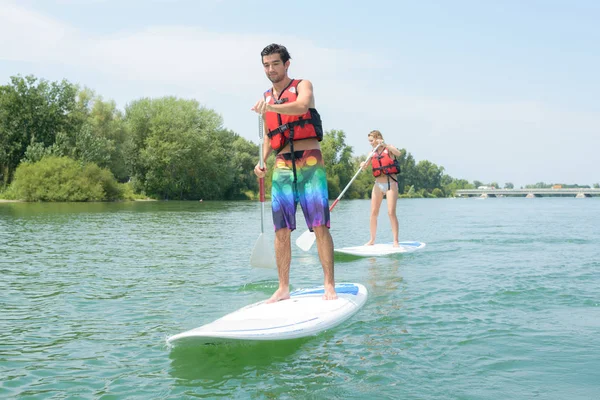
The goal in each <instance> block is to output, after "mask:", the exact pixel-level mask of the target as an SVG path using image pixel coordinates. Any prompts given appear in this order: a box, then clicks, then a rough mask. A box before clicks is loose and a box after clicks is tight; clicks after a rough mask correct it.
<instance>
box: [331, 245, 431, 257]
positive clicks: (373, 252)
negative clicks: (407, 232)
mask: <svg viewBox="0 0 600 400" xmlns="http://www.w3.org/2000/svg"><path fill="white" fill-rule="evenodd" d="M398 244H399V246H398V247H394V244H393V243H376V244H374V245H371V246H355V247H342V248H339V249H334V251H335V252H336V253H342V254H350V255H353V256H357V257H384V256H389V255H392V254H400V253H411V252H413V251H417V250H420V249H422V248H424V247H425V243H423V242H415V241H405V242H399V243H398Z"/></svg>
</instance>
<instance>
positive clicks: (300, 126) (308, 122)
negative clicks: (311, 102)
mask: <svg viewBox="0 0 600 400" xmlns="http://www.w3.org/2000/svg"><path fill="white" fill-rule="evenodd" d="M300 82H302V80H301V79H292V81H291V82H290V84H289V85H288V86H287V87H286V88H285V89H284V90H282V92H281V93H280V94H279V98H278V99H275V96H273V89H272V88H271V89H269V90H267V91H266V92H265V94H264V96H265V102H266V103H267V104H283V103H291V102H293V101H296V99H297V98H298V84H299V83H300ZM265 121H266V124H267V129H268V131H269V133H268V134H267V135H268V136H269V139H270V140H271V147H272V148H273V150H281V149H283V148H284V147H285V145H286V144H287V143H288V142H289V141H290V140H294V141H296V140H302V139H313V138H314V139H317V140H318V141H321V140H323V125H322V124H321V116H320V115H319V113H318V112H317V110H316V109H314V108H309V109H308V111H307V112H306V113H305V114H303V115H283V114H278V113H276V112H272V111H268V112H266V113H265Z"/></svg>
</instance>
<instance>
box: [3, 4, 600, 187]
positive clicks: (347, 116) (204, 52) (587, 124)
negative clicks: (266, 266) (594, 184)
mask: <svg viewBox="0 0 600 400" xmlns="http://www.w3.org/2000/svg"><path fill="white" fill-rule="evenodd" d="M0 37H3V38H8V40H2V41H0V59H1V60H5V61H12V62H26V63H32V64H37V65H42V66H48V65H54V66H56V67H57V68H59V69H60V70H61V71H73V70H77V71H86V73H87V74H88V76H96V78H95V79H98V78H97V77H98V76H102V77H104V81H110V82H114V85H115V86H119V90H121V96H122V97H126V98H125V99H124V100H125V101H131V100H134V99H136V98H139V97H140V96H142V95H144V96H145V95H149V94H150V95H166V94H170V95H178V96H181V97H195V98H197V99H198V100H199V101H200V102H201V103H203V104H206V105H208V106H209V107H211V108H214V109H216V110H217V111H218V112H220V113H222V115H223V116H224V118H225V125H226V126H227V127H229V128H231V129H233V130H235V131H236V132H238V133H240V134H242V135H243V136H245V137H247V138H249V139H251V140H255V139H256V134H255V132H254V131H255V126H256V116H255V115H253V114H252V113H251V112H249V108H250V106H251V105H252V104H253V103H254V102H255V101H256V100H257V99H258V97H259V96H260V94H261V93H262V92H263V91H264V90H265V89H266V88H267V86H268V81H267V80H266V78H265V77H264V74H263V72H262V69H261V67H260V56H259V54H260V50H261V49H262V48H263V47H264V46H265V45H267V44H269V43H272V42H277V43H283V44H285V45H286V46H288V48H289V49H290V52H291V54H292V66H291V69H290V73H291V75H292V76H294V77H304V78H308V79H310V80H311V81H312V82H313V83H314V84H315V94H316V96H317V107H318V108H319V110H320V112H321V114H322V115H323V117H324V124H325V127H326V129H343V130H344V131H345V132H346V134H347V143H348V144H350V145H352V146H353V147H354V149H355V153H356V154H362V153H365V152H366V150H367V145H366V139H365V137H366V134H367V133H368V132H369V131H370V130H371V129H380V130H381V131H382V132H383V133H384V135H385V136H386V138H389V141H390V142H392V143H395V144H397V145H399V146H401V147H406V148H408V149H409V151H411V152H412V153H413V155H414V156H415V158H416V159H417V160H419V159H429V160H431V161H433V162H435V163H437V164H439V165H444V166H446V168H447V170H448V171H449V173H451V174H453V173H456V175H457V176H458V177H460V176H465V177H468V174H469V173H470V174H472V175H471V176H472V178H471V179H485V177H483V176H476V175H477V174H479V173H480V174H482V175H483V174H489V175H490V176H491V175H493V174H494V173H496V172H495V171H499V170H500V169H502V171H510V174H518V173H521V174H523V175H524V174H527V173H528V172H529V171H534V172H535V173H537V174H539V175H541V174H542V173H544V172H545V171H550V172H551V173H555V174H559V173H560V172H561V168H560V167H559V166H557V161H558V160H562V162H563V163H565V162H566V163H567V164H568V165H569V167H568V168H563V170H570V171H569V172H570V173H573V171H571V167H570V166H571V165H572V164H575V163H577V162H580V163H582V164H583V165H584V168H586V169H590V168H592V167H593V166H592V165H591V161H590V160H592V159H595V158H594V157H595V155H594V153H593V152H594V149H595V148H598V145H600V139H598V138H600V134H599V132H598V128H597V127H598V126H600V117H598V116H597V115H594V114H592V113H586V112H582V111H577V110H566V109H562V108H558V107H551V106H549V105H547V104H544V103H541V102H536V101H531V100H528V99H521V100H516V101H505V102H498V101H490V100H488V101H485V102H481V101H469V100H468V99H464V98H461V96H460V93H457V94H456V96H455V97H453V98H435V97H430V96H429V97H428V96H421V95H415V94H414V93H405V92H403V90H402V79H403V78H398V77H397V76H396V74H395V68H396V65H394V64H393V63H392V61H390V60H386V59H385V54H382V53H377V54H372V53H368V52H358V51H354V50H350V49H336V48H327V47H323V46H321V45H320V44H318V43H315V42H313V41H310V40H307V39H303V38H302V37H297V36H288V35H275V36H273V35H268V34H260V33H259V34H236V33H223V32H211V31H207V30H205V29H202V28H200V27H193V26H148V27H146V28H145V29H142V30H136V31H117V32H112V33H111V34H109V35H91V34H88V33H86V32H83V31H81V30H79V29H76V28H75V27H73V26H70V25H68V24H66V23H62V22H60V21H58V20H55V19H52V18H49V17H47V16H45V15H43V14H40V13H38V12H36V11H35V10H32V9H28V8H26V7H23V6H21V5H18V4H17V3H15V2H8V3H6V4H3V6H2V8H0ZM94 74H95V75H94ZM42 77H45V76H42ZM65 78H67V79H69V80H70V77H69V76H65ZM99 80H101V79H99ZM374 82H375V83H377V89H374V88H373V83H374ZM82 83H83V84H85V85H88V86H91V87H92V88H94V89H96V90H99V91H100V92H101V91H102V88H98V87H94V85H95V82H94V81H91V82H82ZM140 88H142V89H143V91H142V92H140V90H141V89H140ZM100 94H103V95H106V93H100ZM108 97H109V98H113V96H112V95H111V94H109V95H108ZM482 97H483V98H485V96H482ZM515 98H518V94H515ZM120 100H121V101H120V105H121V106H123V105H124V103H123V98H121V99H120ZM118 101H119V99H118ZM531 159H535V160H536V162H535V163H531V162H530V161H529V160H531ZM538 165H540V166H541V167H540V168H539V169H538V168H537V167H538ZM454 171H456V172H454ZM519 171H520V172H519ZM497 174H498V176H496V177H491V178H490V179H506V180H513V181H514V182H515V183H517V181H518V180H517V179H516V178H512V175H511V176H506V175H504V174H503V172H498V173H497ZM539 175H538V176H539ZM453 176H454V175H453ZM503 177H505V178H503ZM539 177H540V179H545V178H544V177H543V176H539ZM534 180H535V178H534Z"/></svg>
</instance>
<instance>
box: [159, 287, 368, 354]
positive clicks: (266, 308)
mask: <svg viewBox="0 0 600 400" xmlns="http://www.w3.org/2000/svg"><path fill="white" fill-rule="evenodd" d="M335 290H336V292H337V295H338V298H337V299H336V300H323V293H324V291H323V286H319V287H314V288H309V289H300V290H295V291H293V292H292V293H290V298H289V299H287V300H282V301H278V302H276V303H271V304H267V303H265V301H260V302H258V303H254V304H251V305H249V306H246V307H243V308H241V309H239V310H237V311H235V312H232V313H231V314H227V315H225V316H224V317H222V318H219V319H218V320H216V321H214V322H211V323H210V324H206V325H203V326H201V327H199V328H195V329H192V330H189V331H186V332H183V333H179V334H177V335H174V336H171V337H169V338H168V339H167V343H169V344H180V343H183V342H193V343H198V344H202V343H218V342H228V341H239V340H286V339H296V338H302V337H305V336H312V335H316V334H317V333H319V332H322V331H325V330H327V329H331V328H333V327H335V326H337V325H339V324H341V323H342V322H344V321H346V320H347V319H348V318H350V317H351V316H352V315H354V314H355V313H356V312H357V311H358V310H359V309H360V308H361V307H362V306H363V305H364V304H365V302H366V301H367V296H368V293H367V289H366V288H365V287H364V286H363V285H361V284H360V283H338V284H337V285H335Z"/></svg>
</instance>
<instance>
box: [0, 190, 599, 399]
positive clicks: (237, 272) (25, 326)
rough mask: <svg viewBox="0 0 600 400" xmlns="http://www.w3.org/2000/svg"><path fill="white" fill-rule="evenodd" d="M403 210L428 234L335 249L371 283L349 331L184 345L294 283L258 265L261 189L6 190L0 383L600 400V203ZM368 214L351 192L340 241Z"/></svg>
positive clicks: (42, 390)
mask: <svg viewBox="0 0 600 400" xmlns="http://www.w3.org/2000/svg"><path fill="white" fill-rule="evenodd" d="M383 207H385V205H384V206H383ZM267 210H268V207H267ZM382 210H385V208H382ZM298 216H299V217H300V214H299V215H298ZM398 217H399V220H400V224H401V227H400V230H401V234H400V239H401V240H418V241H423V242H426V243H427V247H426V248H425V249H424V250H422V251H419V252H416V253H413V254H409V255H400V256H395V257H388V258H379V259H375V258H364V259H357V258H338V257H336V280H337V281H338V282H342V281H348V282H360V283H363V284H364V285H365V286H366V287H367V289H368V290H369V299H368V301H367V303H366V305H365V306H364V308H363V309H362V310H361V311H360V312H359V313H358V314H356V315H355V316H354V317H353V318H352V319H350V320H348V321H347V322H345V323H344V324H342V325H341V326H339V327H338V328H336V329H334V330H332V331H328V332H325V333H323V334H320V335H318V336H316V337H312V338H307V339H301V340H292V341H285V342H270V343H254V344H248V345H238V346H199V347H191V348H175V349H170V348H169V347H167V346H166V344H165V338H166V337H168V336H170V335H172V334H175V333H179V332H181V331H184V330H188V329H191V328H194V327H197V326H200V325H203V324H205V323H208V322H211V321H212V320H214V319H217V318H219V317H221V316H223V315H224V314H226V313H229V312H231V311H234V310H236V309H238V308H240V307H242V306H245V305H247V304H250V303H252V302H256V301H259V300H262V299H265V298H266V297H268V296H270V295H271V293H272V292H273V291H274V290H275V289H276V287H277V279H276V274H275V271H274V270H260V269H253V268H251V267H250V266H249V258H250V253H251V251H252V248H253V246H254V242H255V240H256V239H257V237H258V235H259V233H260V205H259V203H256V202H203V203H199V202H133V203H114V204H113V203H92V204H73V203H68V204H43V203H42V204H24V203H0V299H1V300H0V306H1V307H0V324H1V325H0V377H1V379H0V380H1V382H0V397H2V398H23V399H25V398H26V399H48V398H52V399H63V398H82V399H83V398H85V399H87V398H94V399H124V398H126V399H179V398H198V397H199V398H227V399H230V398H235V399H307V398H308V399H313V398H314V399H325V398H329V399H363V398H364V399H367V398H369V399H370V398H375V399H509V398H510V399H532V398H539V399H561V400H562V399H596V398H600V198H588V199H575V198H536V199H525V198H498V199H486V200H480V199H474V198H473V199H411V200H400V201H399V202H398ZM266 218H267V221H268V223H267V224H266V225H267V227H268V231H269V235H271V236H272V232H271V229H270V227H271V216H270V211H267V215H266ZM368 218H369V202H368V201H367V200H353V201H342V202H340V204H339V205H338V206H337V207H336V208H335V210H334V211H333V212H332V228H331V232H332V235H333V238H334V242H335V245H336V246H353V245H360V244H363V243H365V242H366V241H367V240H368V237H369V234H368ZM299 219H301V218H299ZM379 221H380V224H379V231H378V239H379V241H380V242H387V241H390V240H391V232H390V225H389V220H388V218H387V215H386V214H385V212H383V213H382V215H380V218H379ZM304 230H305V228H304V227H303V226H302V227H299V229H298V231H297V232H294V233H293V238H294V239H295V238H296V237H297V236H298V235H300V234H301V233H302V232H304ZM291 283H292V288H293V289H297V288H301V287H307V286H311V285H319V284H322V271H321V266H320V264H319V263H318V258H317V253H316V249H315V248H313V249H312V250H311V251H310V252H308V253H303V252H302V251H301V250H300V249H298V248H296V247H295V246H294V249H293V261H292V269H291Z"/></svg>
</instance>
